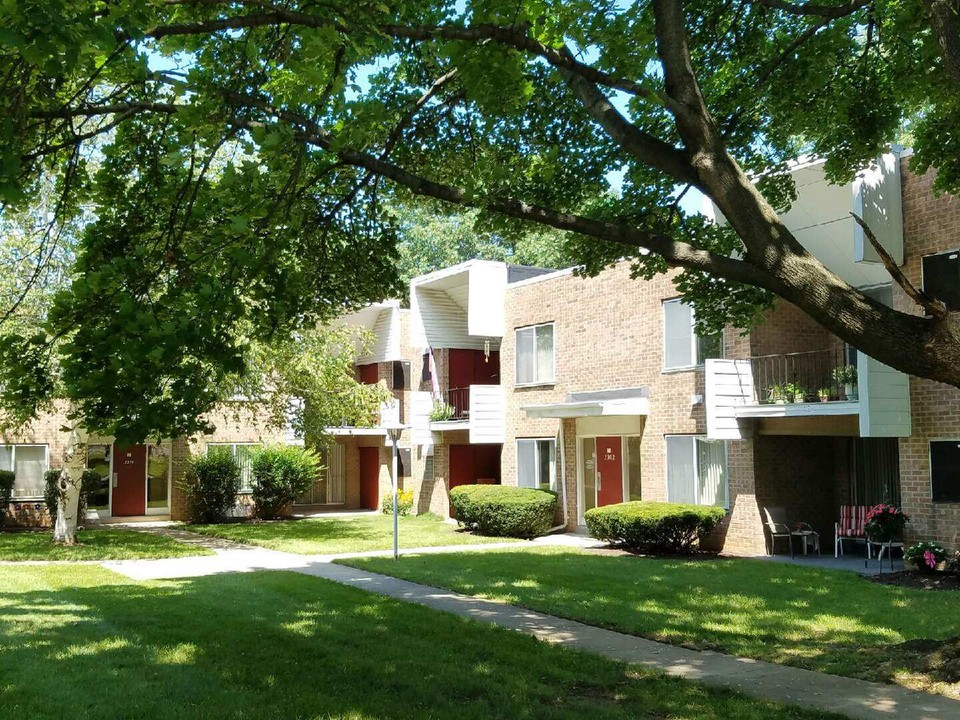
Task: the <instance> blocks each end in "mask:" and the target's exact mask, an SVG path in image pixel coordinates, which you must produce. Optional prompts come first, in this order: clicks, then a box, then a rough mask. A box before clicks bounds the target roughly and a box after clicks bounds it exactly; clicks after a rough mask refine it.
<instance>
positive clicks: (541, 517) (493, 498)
mask: <svg viewBox="0 0 960 720" xmlns="http://www.w3.org/2000/svg"><path fill="white" fill-rule="evenodd" d="M450 504H451V505H453V516H454V518H456V520H457V522H459V523H460V524H462V525H464V526H465V527H467V528H468V529H470V530H475V531H477V532H478V533H480V534H482V535H494V536H498V537H518V538H534V537H538V536H540V535H543V534H544V533H546V532H547V531H548V530H549V529H550V528H551V527H552V526H553V516H554V513H555V512H556V509H557V496H556V494H554V493H552V492H549V491H547V490H533V489H529V488H517V487H510V486H505V485H461V486H459V487H455V488H453V489H452V490H451V491H450Z"/></svg>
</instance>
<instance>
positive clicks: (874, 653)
mask: <svg viewBox="0 0 960 720" xmlns="http://www.w3.org/2000/svg"><path fill="white" fill-rule="evenodd" d="M343 562H344V563H345V564H349V565H354V566H356V567H360V568H364V569H367V570H373V571H376V572H382V573H385V574H388V575H396V576H398V577H402V578H405V579H408V580H413V581H415V582H420V583H425V584H428V585H434V586H438V587H444V588H450V589H453V590H457V591H460V592H464V593H467V594H472V595H478V596H481V597H489V598H493V599H497V600H501V601H504V602H509V603H513V604H519V605H523V606H525V607H529V608H532V609H535V610H539V611H541V612H546V613H551V614H554V615H560V616H563V617H568V618H573V619H575V620H580V621H582V622H586V623H590V624H593V625H600V626H602V627H607V628H611V629H614V630H620V631H622V632H628V633H633V634H636V635H642V636H644V637H648V638H651V639H654V640H659V641H662V642H668V643H674V644H683V645H689V646H692V647H696V648H702V649H711V650H719V651H722V652H727V653H731V654H735V655H741V656H745V657H751V658H757V659H761V660H768V661H770V662H776V663H783V664H789V665H796V666H800V667H804V668H808V669H811V670H820V671H823V672H828V673H833V674H837V675H847V676H850V677H859V678H865V679H871V680H878V681H884V682H902V678H904V677H909V678H911V680H910V682H909V685H910V686H911V687H922V688H924V689H932V690H935V691H937V692H943V693H945V694H949V695H953V696H957V697H960V685H958V684H947V683H944V682H941V681H940V680H938V678H937V677H935V676H934V675H932V674H930V673H927V674H924V673H923V672H919V673H918V672H907V671H906V669H905V666H906V664H908V663H910V662H911V660H912V658H911V656H910V655H909V653H906V652H898V651H895V649H894V647H893V646H896V645H898V644H900V643H903V642H905V641H907V640H911V639H916V638H938V639H943V638H949V637H952V636H955V635H958V634H960V595H958V594H957V593H950V592H929V591H920V590H911V589H908V588H902V587H896V586H890V585H879V584H877V583H873V582H870V581H869V580H867V579H865V578H861V577H859V576H858V575H856V574H854V573H850V572H843V571H831V570H821V569H817V568H813V567H801V566H795V565H787V564H781V563H767V562H758V561H752V560H738V559H706V560H690V561H683V560H658V559H652V558H638V557H632V556H624V557H613V556H604V555H598V554H594V553H589V552H584V551H577V550H572V549H561V548H530V549H527V550H517V551H514V550H509V551H508V550H491V551H489V552H484V553H470V554H463V555H454V554H442V555H423V556H415V557H406V558H404V559H403V561H402V562H400V563H393V562H384V561H383V560H381V559H363V560H348V561H343ZM918 678H920V679H918Z"/></svg>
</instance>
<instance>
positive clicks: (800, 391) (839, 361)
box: [750, 348, 858, 404]
mask: <svg viewBox="0 0 960 720" xmlns="http://www.w3.org/2000/svg"><path fill="white" fill-rule="evenodd" d="M750 366H751V371H752V374H753V388H754V400H755V401H756V402H757V403H758V404H770V403H804V402H836V401H841V400H846V401H852V400H857V399H858V393H857V368H856V365H855V364H851V362H850V358H849V357H848V353H847V351H846V350H845V349H844V348H835V349H832V350H815V351H813V352H801V353H788V354H785V355H763V356H761V357H752V358H750Z"/></svg>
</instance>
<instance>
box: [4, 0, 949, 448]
mask: <svg viewBox="0 0 960 720" xmlns="http://www.w3.org/2000/svg"><path fill="white" fill-rule="evenodd" d="M956 10H957V8H956V3H955V2H944V3H939V2H932V1H931V2H927V1H926V0H924V1H923V2H921V0H836V2H833V3H831V2H828V1H827V0H822V1H821V2H817V3H814V2H805V3H802V2H784V1H783V0H722V1H720V0H702V1H700V2H696V3H694V2H692V1H691V2H688V3H686V4H683V3H682V2H681V1H680V0H638V1H637V2H634V3H622V2H620V1H619V0H519V1H518V0H509V1H507V0H467V1H466V2H462V1H455V0H449V1H446V2H444V1H436V0H433V1H427V0H402V1H401V0H377V2H365V1H363V0H361V1H359V2H358V1H356V0H351V1H350V2H345V1H344V2H340V1H338V0H330V1H329V2H323V3H319V2H315V1H314V0H280V2H267V1H266V0H118V1H116V2H109V3H108V2H90V1H86V2H80V1H79V0H49V1H43V2H41V1H40V0H10V1H9V2H6V3H4V4H3V6H2V9H0V117H2V118H3V122H2V123H0V196H2V198H3V199H4V200H5V201H6V202H7V203H8V204H9V205H8V207H11V206H14V205H16V204H17V203H20V202H22V201H23V200H24V199H25V198H30V197H33V196H35V195H36V193H37V190H38V187H37V182H38V178H40V177H42V176H43V175H44V174H45V173H53V174H54V175H56V176H57V177H58V182H59V186H58V187H59V188H60V190H61V192H62V197H63V198H64V200H63V203H62V206H63V207H64V208H66V209H71V208H75V207H77V206H78V203H77V200H76V198H78V197H82V198H84V199H85V201H86V202H89V203H90V204H91V205H92V207H94V208H95V215H96V222H95V223H93V224H91V225H89V226H88V228H87V230H86V232H85V233H84V235H83V238H82V242H81V246H80V248H79V251H78V254H77V261H76V263H75V268H74V271H75V281H74V282H73V284H72V285H71V287H70V289H69V291H67V292H65V293H62V294H61V295H60V296H58V298H57V300H56V302H55V303H54V306H53V309H52V312H51V314H50V318H49V321H48V323H47V325H46V327H45V332H46V335H47V338H48V339H49V338H58V340H59V344H58V346H57V347H58V350H57V360H58V365H59V367H60V368H61V377H62V381H63V384H64V387H65V388H66V393H67V394H68V396H69V397H70V398H71V400H72V402H73V403H74V404H75V406H76V407H77V409H78V412H79V413H81V414H82V415H83V416H84V417H86V418H89V419H91V420H94V421H96V423H97V425H99V426H102V427H105V428H107V429H111V430H115V431H116V432H117V434H118V436H121V435H122V436H123V437H125V438H130V439H135V438H139V437H143V436H145V435H147V434H154V433H162V434H165V435H170V434H179V433H183V432H190V431H192V430H195V429H197V427H198V421H197V420H196V418H198V417H200V416H201V415H202V411H203V410H205V409H206V408H208V407H209V406H210V405H211V403H213V402H214V401H215V399H216V393H215V391H214V390H213V388H215V387H217V386H219V384H220V382H221V381H222V379H223V378H224V377H226V376H228V375H230V374H236V373H241V372H243V371H245V370H246V369H247V368H248V367H249V366H250V363H251V358H252V355H251V350H250V349H251V347H252V344H253V343H254V342H258V341H264V340H269V339H270V338H273V337H275V336H278V335H279V336H281V337H285V336H289V335H290V334H292V333H295V332H297V331H298V330H299V329H300V328H304V327H310V326H312V325H314V324H315V323H316V322H318V321H322V320H323V319H324V318H327V317H330V316H332V315H334V314H336V313H338V312H340V311H341V310H343V309H345V308H349V307H353V306H355V305H357V304H359V303H363V302H366V301H370V300H377V299H380V298H383V297H387V296H390V295H395V294H396V292H397V291H398V282H397V274H396V261H397V243H396V228H395V225H396V219H395V218H393V217H391V215H390V214H389V212H388V211H387V210H385V208H386V207H388V206H390V205H393V206H395V205H396V204H398V203H399V204H404V203H410V202H412V201H413V200H414V199H415V198H428V199H430V200H431V201H440V202H443V203H446V204H448V205H449V206H450V207H451V208H469V209H472V210H474V211H476V213H477V214H476V216H475V217H476V222H477V223H478V224H479V225H480V226H481V227H483V228H487V229H491V230H496V231H497V232H499V233H502V234H503V235H504V236H505V237H513V236H515V234H517V233H522V232H525V231H528V230H529V229H530V228H543V227H549V228H552V229H556V230H561V231H568V232H569V233H570V238H569V239H568V240H567V243H566V245H567V247H569V248H572V249H573V250H574V251H575V253H576V257H577V259H578V260H579V261H581V262H582V263H584V266H585V268H586V269H587V271H588V272H596V271H598V270H599V269H600V268H602V267H603V266H605V265H606V264H608V263H610V262H612V261H613V260H614V259H616V258H620V257H623V256H626V257H629V258H631V259H632V260H633V262H634V264H635V270H636V274H637V275H638V276H649V275H651V274H653V273H657V272H663V271H665V270H666V269H668V268H670V267H674V268H680V269H681V272H680V274H679V277H678V281H677V282H678V285H679V287H680V289H681V290H682V291H683V292H684V293H685V295H686V297H687V299H688V300H690V301H691V302H692V303H693V304H694V305H695V306H696V307H697V310H698V319H699V322H701V323H704V324H707V325H715V326H716V325H720V324H722V323H724V322H732V323H734V324H736V325H738V326H741V327H744V326H747V325H749V324H750V323H751V322H753V321H754V320H755V319H756V317H757V316H758V313H759V312H760V311H762V310H763V309H764V308H765V307H768V306H769V303H770V302H771V299H772V297H773V296H780V297H782V298H785V299H787V300H789V301H790V302H793V303H794V304H796V305H797V306H799V307H800V308H801V309H803V310H804V311H805V312H807V313H808V314H809V315H810V316H811V317H812V318H814V319H815V320H817V321H818V322H820V323H821V324H822V325H823V326H824V327H826V328H828V329H829V330H831V331H832V332H834V333H836V334H837V335H839V336H840V337H841V338H843V339H844V340H847V341H848V342H850V343H852V344H853V345H855V346H856V347H858V348H859V349H861V350H863V351H864V352H866V353H868V354H870V355H872V356H873V357H875V358H877V359H879V360H881V361H882V362H885V363H887V364H889V365H892V366H894V367H896V368H899V369H901V370H904V371H906V372H909V373H913V374H916V375H920V376H924V377H929V378H933V379H936V380H940V381H943V382H946V383H950V384H952V385H955V386H960V327H958V325H957V321H956V319H955V318H954V317H953V316H951V315H949V314H947V313H946V312H945V311H944V310H943V307H942V305H940V304H938V303H936V302H935V301H930V300H929V299H926V298H923V297H920V298H919V300H920V301H921V302H922V303H923V306H922V307H921V308H918V312H917V313H916V314H910V313H904V312H898V311H895V310H893V309H890V308H887V307H885V306H883V305H881V304H879V303H877V302H875V301H874V300H872V299H870V298H868V297H866V296H864V295H863V294H862V293H860V292H859V291H857V290H856V289H855V288H852V287H850V286H849V285H848V284H847V283H845V282H844V281H843V280H842V279H841V278H839V277H838V276H837V275H835V274H834V273H832V272H830V271H829V270H828V269H826V268H825V267H824V266H823V265H822V264H821V263H820V262H819V261H818V260H817V259H816V258H815V257H813V256H812V255H810V254H809V253H808V252H807V251H806V250H805V249H804V248H803V246H802V245H801V244H800V243H799V242H798V241H797V239H796V238H795V237H794V236H793V235H792V234H791V233H790V231H789V230H788V229H787V228H786V227H785V226H784V225H783V223H782V222H781V221H780V219H779V217H778V211H782V210H783V209H784V208H786V207H787V206H788V205H789V204H790V202H791V201H792V199H793V197H794V194H795V189H794V187H793V185H792V181H791V178H790V176H789V174H788V173H787V172H786V164H787V162H788V161H789V160H791V159H793V158H795V157H796V156H797V155H799V154H802V153H811V154H815V155H819V156H822V157H825V158H826V170H827V172H828V175H829V176H830V177H831V178H833V179H836V180H845V179H849V178H850V177H852V175H853V174H854V173H855V172H856V171H857V170H858V169H860V168H861V167H862V166H863V165H864V164H866V163H868V162H869V161H870V160H871V159H872V158H874V157H875V156H876V155H877V154H878V153H879V152H881V150H882V149H883V148H884V146H885V143H886V142H888V141H889V139H890V138H891V137H893V136H894V135H895V133H896V132H897V131H898V129H899V128H900V127H901V126H902V125H903V123H904V121H905V120H906V119H907V118H911V119H913V120H914V122H913V125H912V127H911V129H912V131H913V134H914V137H915V140H916V143H915V151H916V154H915V155H914V158H913V160H912V163H913V167H914V168H915V169H916V170H917V171H923V170H925V169H927V168H929V167H931V166H936V167H937V168H938V176H937V189H938V190H940V191H946V192H954V191H956V189H957V187H958V186H960V159H958V158H960V135H958V134H957V133H956V132H955V128H956V127H957V126H958V121H960V92H958V89H960V71H958V68H960V62H958V58H957V54H958V50H957V48H958V47H960V41H958V37H957V28H956V26H957V21H956V17H957V15H956ZM90 143H99V145H98V147H100V148H102V150H101V156H100V157H98V158H97V162H96V165H95V166H93V165H91V164H90V163H91V152H90V150H89V147H90ZM761 171H762V174H761ZM612 174H616V175H617V176H618V177H622V184H621V187H620V191H619V192H618V193H612V192H610V190H611V187H610V180H609V178H610V177H611V176H612ZM758 177H759V178H760V179H759V180H757V181H756V182H754V180H752V179H751V178H758ZM688 188H694V189H696V190H698V191H699V192H702V193H703V194H704V195H705V196H707V197H708V198H710V199H711V200H712V201H713V202H714V203H715V204H716V206H717V207H718V208H719V209H720V211H721V212H722V213H723V214H724V215H725V217H726V218H727V220H728V221H729V225H728V226H726V227H724V228H719V227H713V226H710V225H708V224H706V222H705V221H704V220H703V219H702V218H699V217H697V216H692V215H688V214H687V213H685V212H684V210H683V207H682V204H681V202H680V198H681V196H683V194H684V193H685V192H686V191H687V189H688ZM33 342H34V341H33V340H32V339H25V338H22V337H20V338H18V337H11V338H8V339H7V340H5V341H3V343H4V344H6V345H7V346H14V347H26V348H27V349H33V350H35V351H36V352H23V353H19V354H17V356H16V358H14V359H16V360H17V362H15V363H13V370H11V371H10V372H8V373H7V376H8V377H11V373H13V374H19V375H20V376H22V377H26V378H33V379H37V378H42V377H44V374H43V367H42V363H39V361H42V360H43V359H44V358H45V357H47V356H48V355H49V354H46V355H45V354H44V353H43V352H42V351H41V349H40V346H36V347H35V346H34V345H32V344H31V343H33ZM39 342H40V344H41V346H42V342H43V341H42V339H40V341H39ZM25 343H26V345H24V344H25ZM5 357H7V358H9V357H10V355H9V354H7V356H5ZM20 358H36V359H37V360H38V363H39V364H37V363H30V362H23V361H22V360H20ZM23 387H24V388H26V389H28V390H31V384H30V383H29V382H25V383H24V384H23ZM34 390H35V391H34ZM43 390H44V388H43V386H42V383H40V384H38V387H36V388H33V389H32V390H31V392H24V393H23V396H22V398H21V399H22V400H23V401H24V402H29V401H31V400H33V401H40V400H41V399H42V397H43Z"/></svg>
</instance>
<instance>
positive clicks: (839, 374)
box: [833, 365, 858, 401]
mask: <svg viewBox="0 0 960 720" xmlns="http://www.w3.org/2000/svg"><path fill="white" fill-rule="evenodd" d="M833 379H834V380H836V381H837V384H838V385H842V386H843V394H844V396H845V397H846V398H847V400H851V401H853V400H857V398H858V396H857V368H856V366H855V365H841V366H840V367H838V368H834V369H833Z"/></svg>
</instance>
